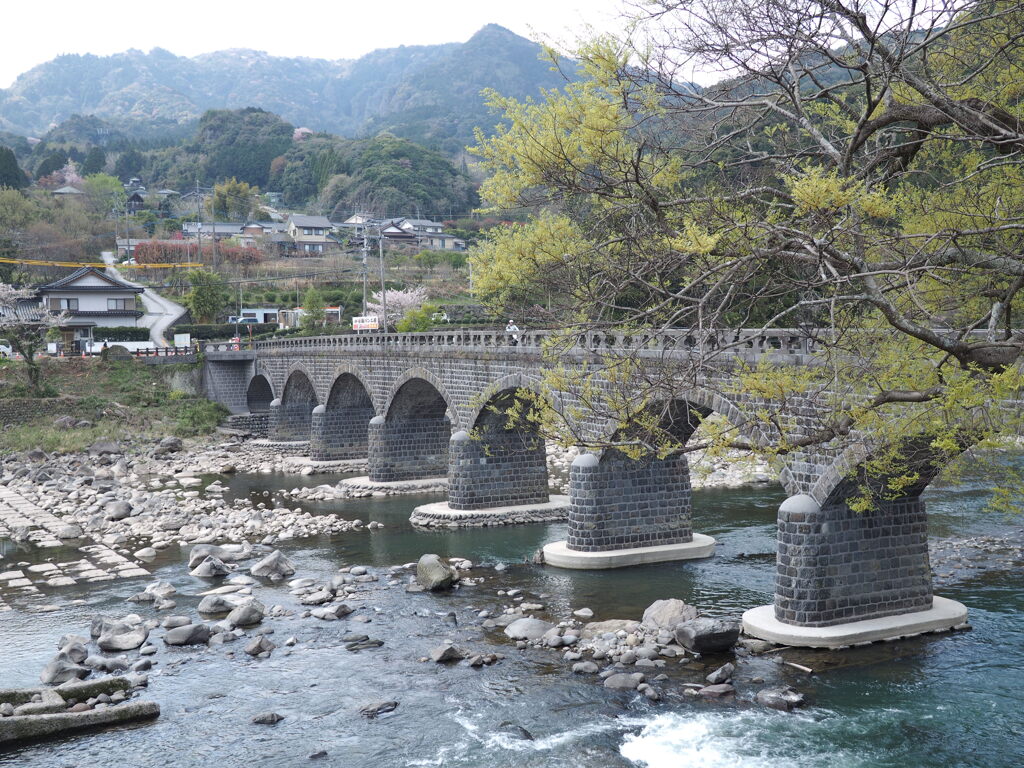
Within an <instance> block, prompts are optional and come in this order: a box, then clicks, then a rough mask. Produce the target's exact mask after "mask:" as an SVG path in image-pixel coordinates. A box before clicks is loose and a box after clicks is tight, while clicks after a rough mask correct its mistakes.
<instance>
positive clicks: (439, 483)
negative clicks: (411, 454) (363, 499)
mask: <svg viewBox="0 0 1024 768" xmlns="http://www.w3.org/2000/svg"><path fill="white" fill-rule="evenodd" d="M338 485H343V486H345V487H346V488H352V489H353V490H356V491H370V492H371V493H372V492H377V491H381V492H383V493H388V494H393V493H394V494H397V493H433V492H435V491H446V490H448V478H447V477H424V478H421V479H419V480H390V481H387V482H378V481H376V480H371V479H370V478H369V477H368V476H366V475H363V476H362V477H348V478H345V479H344V480H342V481H341V482H340V483H338Z"/></svg>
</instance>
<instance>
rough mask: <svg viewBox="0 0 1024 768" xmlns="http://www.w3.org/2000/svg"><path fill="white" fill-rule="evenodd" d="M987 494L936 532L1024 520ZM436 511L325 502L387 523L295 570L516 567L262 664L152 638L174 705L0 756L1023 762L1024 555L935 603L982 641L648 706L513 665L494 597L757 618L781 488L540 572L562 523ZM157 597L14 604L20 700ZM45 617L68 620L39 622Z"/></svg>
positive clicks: (624, 612)
mask: <svg viewBox="0 0 1024 768" xmlns="http://www.w3.org/2000/svg"><path fill="white" fill-rule="evenodd" d="M322 482H325V478H324V477H323V476H320V477H316V478H302V477H297V476H268V475H243V476H237V477H234V478H232V479H231V480H230V489H229V495H230V494H245V493H254V494H261V493H262V492H263V491H264V490H273V489H279V488H289V487H294V486H295V485H299V484H313V485H316V484H319V483H322ZM986 486H987V483H986V481H985V480H983V479H981V478H976V479H971V478H967V479H966V480H964V481H963V482H962V483H961V484H960V485H958V486H957V487H955V488H940V489H934V490H931V489H930V490H929V491H928V497H927V498H928V503H929V511H930V517H931V525H932V530H933V533H934V534H935V535H936V536H942V537H946V536H970V535H975V534H1000V533H1006V532H1010V531H1013V530H1016V529H1017V527H1018V525H1019V524H1018V522H1017V521H1012V520H1004V519H1002V518H1000V517H995V516H992V515H988V516H985V515H981V513H980V509H981V507H982V506H983V505H984V501H985V498H986V493H987V488H986ZM260 498H261V499H262V496H260ZM434 498H436V497H411V496H406V497H387V498H369V499H356V500H345V501H337V502H331V503H326V502H324V503H309V504H307V505H305V506H306V508H307V509H309V510H311V511H314V512H317V511H319V512H328V511H333V512H338V513H340V514H341V515H342V516H344V517H345V518H347V519H353V518H356V517H358V518H361V519H362V520H363V521H368V520H376V521H379V522H381V523H383V524H384V525H385V528H383V529H381V530H375V531H362V532H351V533H346V534H344V535H342V536H339V537H337V538H335V539H330V538H321V539H313V540H302V541H297V540H294V541H287V542H282V544H281V549H282V550H284V551H285V552H286V554H287V555H288V557H289V558H290V559H291V560H292V561H293V562H294V563H295V565H296V568H297V571H298V572H297V574H296V575H297V576H312V577H314V578H326V577H328V576H329V575H330V574H331V573H332V572H334V571H335V570H336V569H337V568H338V567H339V566H342V565H364V566H368V567H371V568H381V567H386V566H391V565H396V564H402V563H407V562H411V561H414V560H416V559H417V558H418V557H419V556H420V555H421V554H423V553H424V552H436V553H438V554H440V555H442V556H448V555H451V556H460V557H466V558H470V559H471V560H473V561H474V563H481V564H485V565H493V564H495V563H499V562H501V563H506V564H507V566H508V567H507V569H506V570H505V571H504V572H497V571H494V570H493V569H491V568H474V570H473V571H472V572H471V575H472V576H473V577H478V576H482V577H483V582H482V583H481V584H479V585H477V586H467V587H463V588H461V589H460V590H458V591H457V592H455V593H452V594H443V595H433V594H407V593H405V592H404V591H403V590H402V588H401V587H391V588H387V587H385V586H384V584H383V581H382V582H381V587H380V588H379V589H377V590H375V591H373V592H372V593H370V595H371V596H370V597H369V598H368V599H367V600H365V601H363V602H361V603H360V604H359V605H360V606H361V607H360V609H359V611H358V614H359V615H363V616H366V617H369V618H370V619H371V621H370V622H369V623H365V624H360V623H355V622H353V621H348V620H343V621H339V622H333V623H324V622H319V621H317V620H315V619H309V618H307V619H302V618H299V617H298V616H294V617H291V618H276V619H268V620H267V621H266V622H265V623H266V624H268V625H269V626H271V627H273V628H274V634H273V635H272V639H273V640H274V641H275V642H276V643H277V644H278V646H279V647H278V649H277V650H275V651H274V653H273V655H272V656H271V658H269V659H267V660H262V661H254V660H250V659H249V657H247V656H245V655H244V654H243V653H242V652H241V646H242V643H235V644H232V645H227V646H223V647H220V648H211V649H209V650H203V651H197V650H195V649H191V650H190V649H174V648H165V647H164V645H163V643H162V642H160V641H159V640H156V645H157V646H158V648H159V649H160V650H159V653H158V654H157V655H156V656H155V657H153V658H154V659H155V660H156V661H157V665H156V667H155V668H154V671H153V672H152V673H151V674H150V687H149V690H148V692H147V693H145V696H146V697H148V698H152V699H154V700H156V701H158V702H159V703H160V705H161V707H162V714H161V716H160V718H159V719H158V720H156V721H154V722H151V723H145V724H141V725H137V726H133V727H122V728H116V729H111V730H106V731H102V732H98V733H92V734H86V735H79V736H75V737H72V738H67V739H64V740H61V741H51V742H42V743H35V744H28V745H25V746H21V747H19V748H17V749H15V750H13V751H9V752H7V753H2V754H0V766H18V767H19V768H24V767H26V766H31V767H32V768H50V767H51V766H52V767H53V768H58V767H63V766H83V767H84V766H100V767H101V768H105V766H114V765H119V766H127V765H132V766H143V767H146V768H148V767H150V766H153V767H155V766H166V765H168V764H170V765H174V766H182V767H185V766H200V765H207V764H209V763H211V762H216V764H218V765H219V766H223V767H224V768H234V766H243V765H245V766H268V767H269V766H290V765H305V764H307V763H308V762H310V760H309V756H310V755H312V754H314V753H317V752H319V751H321V750H322V751H326V753H327V754H326V757H324V758H323V760H322V761H321V762H323V763H324V764H328V765H337V766H346V768H348V767H351V768H362V767H363V766H366V767H367V768H370V767H375V768H391V767H392V766H395V767H399V766H445V767H446V768H458V767H461V766H467V767H469V766H472V767H474V768H476V767H477V766H479V767H481V768H483V766H488V767H492V766H493V767H500V766H517V767H520V766H554V765H557V766H567V767H568V766H587V767H588V768H606V767H609V768H610V767H612V766H640V767H646V768H668V767H669V766H671V767H672V768H675V767H676V766H693V767H699V768H712V767H715V766H752V767H753V766H756V767H762V766H764V767H768V766H772V767H774V766H780V767H781V766H801V767H808V766H829V768H854V767H860V766H864V767H865V768H867V767H868V766H871V767H872V768H880V767H882V766H894V767H895V766H900V768H906V767H908V766H921V767H925V766H928V767H930V766H935V768H940V767H941V768H949V766H979V767H980V766H985V768H1001V767H1002V766H1006V767H1007V768H1010V767H1012V766H1019V765H1021V764H1022V763H1024V718H1022V716H1021V711H1022V704H1024V694H1022V691H1024V618H1022V617H1024V589H1022V586H1024V578H1022V576H1021V574H1020V568H1019V565H1020V563H1019V562H1018V563H1017V566H1018V567H1016V568H1010V569H1001V570H1000V569H997V570H988V571H984V572H975V571H973V570H969V569H968V570H962V571H960V570H957V569H955V568H953V569H952V570H951V571H950V576H948V577H946V579H945V582H946V583H945V585H944V586H943V587H942V588H941V589H939V590H937V591H938V593H940V594H942V595H944V596H946V597H950V598H954V599H956V600H959V601H961V602H963V603H965V604H966V605H967V606H968V607H969V609H970V622H971V624H972V625H973V627H974V628H973V631H969V632H958V633H953V634H945V635H936V636H929V637H927V638H916V639H911V640H906V641H902V642H898V643H888V644H879V645H874V646H871V647H868V648H860V649H853V650H849V651H845V652H840V653H825V652H809V651H794V652H789V653H788V654H787V657H788V658H790V659H791V660H796V661H799V662H800V663H803V664H805V665H807V666H810V667H812V668H814V669H816V670H818V673H817V674H815V675H814V676H810V677H809V676H807V675H805V674H804V673H801V672H799V671H797V670H795V669H791V668H788V667H781V666H779V665H778V664H776V663H774V662H772V661H771V660H769V659H767V658H763V659H757V660H748V661H747V662H746V663H745V664H744V665H742V666H741V668H740V672H739V673H738V675H737V681H736V685H737V688H738V690H739V693H740V697H739V700H738V701H737V702H734V703H720V702H710V701H703V700H696V699H694V698H691V697H687V696H685V695H683V688H682V687H681V683H682V682H685V681H699V680H700V679H701V678H702V676H703V675H704V674H706V670H705V669H702V668H700V665H693V664H691V665H689V666H690V667H693V668H692V669H691V668H688V667H687V665H675V666H676V667H678V668H676V669H666V670H665V671H667V672H668V673H669V674H670V680H669V681H667V682H665V683H664V685H663V688H662V690H663V693H664V695H665V699H664V700H663V701H661V702H657V703H652V702H649V701H647V700H646V699H644V698H643V697H641V696H638V695H637V694H636V693H633V692H630V693H624V692H616V691H609V690H607V689H605V688H603V687H602V686H601V685H600V680H599V679H598V678H597V677H596V676H581V675H574V674H572V673H571V671H570V667H571V664H569V663H567V662H565V661H563V660H562V659H561V658H560V656H559V655H558V654H557V653H556V652H544V651H526V652H520V651H516V650H515V648H514V646H512V645H510V644H508V643H505V642H503V636H502V635H501V633H500V631H495V630H484V629H482V628H481V627H480V619H479V618H477V617H476V612H477V611H479V610H481V609H488V610H492V611H494V610H500V607H501V606H502V605H503V604H504V603H503V598H502V597H501V596H500V595H498V594H497V590H499V589H508V588H511V587H517V588H520V589H523V590H524V591H525V593H526V594H527V595H528V598H529V599H530V600H531V601H536V602H540V603H543V604H544V605H545V606H546V608H547V610H548V612H549V614H550V616H551V617H553V618H555V619H556V620H557V619H560V618H566V617H568V616H569V615H570V613H571V611H572V610H574V609H577V608H581V607H589V608H591V609H592V610H593V611H594V614H595V620H603V619H610V618H630V619H632V618H636V619H638V618H639V617H640V615H641V613H642V612H643V609H644V608H645V607H646V606H647V605H648V604H650V603H651V602H653V601H654V600H656V599H659V598H667V597H679V598H682V599H684V600H685V601H686V602H688V603H691V604H693V605H696V606H697V607H698V608H699V609H700V610H701V611H702V612H703V613H705V614H707V615H737V614H738V613H739V612H741V611H742V610H744V609H745V608H748V607H751V606H755V605H760V604H763V603H766V602H769V601H770V599H771V591H772V579H773V569H774V534H775V513H776V509H777V507H778V504H779V502H780V501H781V500H782V498H783V493H782V491H781V489H778V488H774V487H770V488H767V489H764V488H762V489H744V490H705V491H699V492H696V493H695V495H694V508H695V514H694V521H695V522H694V529H695V530H697V531H699V532H701V533H706V534H710V535H713V536H715V537H716V538H717V539H718V541H719V543H720V546H719V547H718V551H717V554H716V556H715V557H714V558H712V559H709V560H706V561H700V562H691V563H684V564H668V565H655V566H647V567H637V568H630V569H625V570H620V571H606V572H574V571H562V570H557V569H553V568H548V567H539V566H534V565H529V564H527V563H526V561H527V560H528V559H529V557H530V556H531V555H532V554H533V552H534V551H536V550H537V549H538V548H539V547H541V546H542V545H543V544H545V543H547V542H550V541H555V540H558V539H560V538H564V534H565V525H564V524H550V525H533V526H520V527H509V528H488V529H469V530H456V531H442V532H424V531H419V530H414V529H412V528H411V527H410V526H409V525H408V523H407V521H406V519H407V517H408V515H409V512H410V510H411V509H412V507H413V506H415V505H416V504H420V503H423V502H424V501H425V500H434ZM287 503H288V506H290V507H294V506H295V505H296V504H295V502H294V500H289V501H288V502H287ZM0 551H3V552H4V554H5V561H4V564H5V566H7V565H9V564H10V563H12V562H17V561H18V560H23V561H27V562H31V561H36V560H39V559H41V558H42V557H43V556H46V557H51V556H53V555H54V552H53V551H32V550H20V551H18V550H15V549H14V545H13V544H11V543H10V542H4V541H0ZM185 552H186V550H181V551H179V550H178V549H176V548H172V549H170V550H167V551H165V552H163V553H161V555H160V558H159V559H158V560H157V561H155V562H154V563H153V564H152V565H151V570H152V571H153V574H154V576H155V577H157V578H161V579H166V580H168V581H170V582H171V583H172V584H174V585H175V586H176V587H177V589H178V590H179V594H178V595H176V596H175V597H174V599H176V600H177V602H178V607H177V609H175V610H174V611H172V612H173V613H188V614H190V615H193V616H195V610H194V609H195V605H196V604H197V603H198V600H199V598H198V597H197V596H196V595H197V593H198V592H200V591H202V590H203V589H206V588H208V587H209V586H210V584H209V583H206V582H203V581H202V580H200V579H196V578H193V577H191V576H189V575H188V573H187V569H186V568H185V567H184V560H185ZM58 554H60V553H58ZM936 570H939V568H936ZM145 583H147V582H146V581H144V580H140V579H136V580H131V581H114V582H104V583H100V584H92V585H89V586H88V588H86V587H78V586H76V587H72V588H63V589H59V590H53V591H51V592H50V593H49V594H44V595H42V596H40V597H36V598H34V599H24V600H9V602H11V604H12V607H13V610H11V611H8V612H5V613H0V686H8V685H31V684H35V682H36V680H37V676H38V673H39V670H40V669H41V668H42V667H43V666H44V665H45V664H46V662H47V661H49V659H50V658H51V657H52V655H53V653H54V652H55V650H56V649H55V643H56V641H57V638H58V637H60V636H61V635H63V634H65V633H78V634H81V633H83V632H85V631H86V630H87V628H88V624H89V620H90V618H91V617H92V616H93V615H95V614H98V613H105V614H108V615H111V616H116V615H123V614H125V613H128V612H131V611H133V610H138V612H140V613H142V614H143V615H144V616H148V615H150V614H152V608H151V607H149V606H141V607H140V606H135V605H134V604H132V603H125V602H124V598H125V597H127V596H128V595H130V594H133V593H134V592H137V591H138V590H139V589H141V588H142V586H143V585H144V584H145ZM256 594H257V596H258V598H259V599H260V600H261V601H262V602H263V603H264V604H265V605H267V606H270V605H272V604H274V603H280V604H283V605H285V606H288V607H295V606H296V605H297V600H296V598H295V597H293V596H292V595H290V594H289V593H288V588H287V587H286V586H262V587H260V588H259V589H258V590H257V593H256ZM506 602H507V601H506ZM44 604H57V605H59V606H61V609H60V610H58V611H53V612H40V611H39V608H40V607H41V606H42V605H44ZM353 605H355V603H353ZM452 613H454V617H453V616H452V615H451V614H452ZM350 618H351V617H350ZM453 621H454V622H457V623H453ZM349 632H358V633H363V634H367V635H369V636H370V637H375V638H380V639H382V640H384V646H383V647H381V648H379V649H376V650H364V651H361V652H359V653H350V652H348V651H346V650H345V649H344V648H343V647H342V644H341V643H340V637H341V636H342V635H344V634H346V633H349ZM289 636H294V637H295V638H297V641H298V642H297V643H296V645H295V646H294V647H292V648H287V647H285V646H284V644H283V642H284V640H285V638H287V637H289ZM446 639H450V640H453V641H455V642H456V644H458V645H459V646H460V647H464V648H470V649H472V650H474V651H481V652H494V651H496V652H501V653H504V654H506V658H505V659H504V660H502V661H500V662H499V663H498V664H496V665H494V666H490V667H484V668H481V669H473V668H469V667H468V666H466V665H465V664H457V665H451V666H446V665H439V664H434V663H429V662H428V663H423V662H421V661H419V660H418V659H419V658H420V657H422V656H424V655H425V654H426V652H427V651H428V649H429V648H431V647H433V646H435V645H438V644H439V643H441V642H442V641H444V640H446ZM229 654H231V655H229ZM709 661H710V662H711V663H712V665H713V664H714V663H721V662H722V661H724V659H720V660H713V659H712V660H709ZM659 671H661V670H659ZM755 675H756V676H761V677H764V678H765V679H767V680H769V682H771V681H785V682H788V683H790V684H792V685H794V686H795V687H796V688H798V689H799V690H800V691H802V692H803V693H804V694H806V696H807V698H808V702H809V705H808V706H807V707H806V708H805V709H803V710H801V711H799V712H796V713H790V714H786V713H780V712H776V711H773V710H765V709H762V708H760V707H756V706H754V705H753V704H750V703H747V702H745V701H744V698H745V697H749V695H750V693H751V692H753V691H756V689H757V688H758V687H760V686H756V685H752V683H751V678H752V677H753V676H755ZM381 699H394V700H396V701H398V702H399V706H398V708H397V710H395V712H394V713H392V714H389V715H386V716H382V717H380V718H377V719H373V720H368V719H366V718H363V717H360V716H359V714H358V710H359V708H360V707H361V706H362V705H364V704H367V703H369V702H372V701H376V700H381ZM267 710H273V711H275V712H278V713H280V714H282V715H284V716H285V719H284V720H283V721H282V722H280V723H278V724H277V725H275V726H261V725H254V724H251V723H250V719H251V717H252V716H253V715H254V714H256V713H258V712H262V711H267ZM505 723H513V724H515V725H518V726H521V727H522V728H525V729H527V730H528V731H529V732H530V733H531V734H532V735H533V737H534V738H533V740H524V739H522V738H517V737H515V736H514V735H510V734H509V733H506V732H505V731H504V730H502V724H505Z"/></svg>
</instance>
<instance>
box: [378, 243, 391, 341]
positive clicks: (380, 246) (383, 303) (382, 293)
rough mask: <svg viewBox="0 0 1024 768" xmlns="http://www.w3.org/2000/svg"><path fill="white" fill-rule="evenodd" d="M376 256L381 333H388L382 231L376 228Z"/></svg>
mask: <svg viewBox="0 0 1024 768" xmlns="http://www.w3.org/2000/svg"><path fill="white" fill-rule="evenodd" d="M377 254H378V256H379V258H380V303H381V306H382V307H383V311H384V327H383V328H382V331H381V332H382V333H387V332H388V291H387V288H385V287H384V230H383V229H382V228H380V227H377Z"/></svg>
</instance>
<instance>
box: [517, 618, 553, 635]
mask: <svg viewBox="0 0 1024 768" xmlns="http://www.w3.org/2000/svg"><path fill="white" fill-rule="evenodd" d="M554 627H555V625H554V624H549V623H548V622H546V621H541V620H540V619H529V618H524V619H516V620H515V621H513V622H512V623H511V624H509V625H508V626H507V627H505V634H506V635H508V636H509V637H510V638H512V639H513V640H540V638H542V637H544V635H545V634H547V633H548V632H549V631H551V630H552V629H554Z"/></svg>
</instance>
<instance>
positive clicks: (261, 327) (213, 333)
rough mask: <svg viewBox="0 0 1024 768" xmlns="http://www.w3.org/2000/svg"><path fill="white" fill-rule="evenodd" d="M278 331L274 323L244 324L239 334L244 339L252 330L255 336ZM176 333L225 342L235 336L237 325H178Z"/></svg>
mask: <svg viewBox="0 0 1024 768" xmlns="http://www.w3.org/2000/svg"><path fill="white" fill-rule="evenodd" d="M276 329H277V325H276V324H274V323H243V324H241V325H239V326H238V332H239V333H240V334H242V338H243V339H246V338H248V337H249V331H250V330H251V331H252V335H253V336H255V335H256V334H258V333H269V332H270V331H273V330H276ZM174 332H175V333H190V334H192V338H193V340H196V339H198V340H201V341H207V340H210V339H215V340H223V339H230V338H232V337H233V336H234V335H235V324H234V323H217V324H214V325H208V324H203V325H176V326H174Z"/></svg>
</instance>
